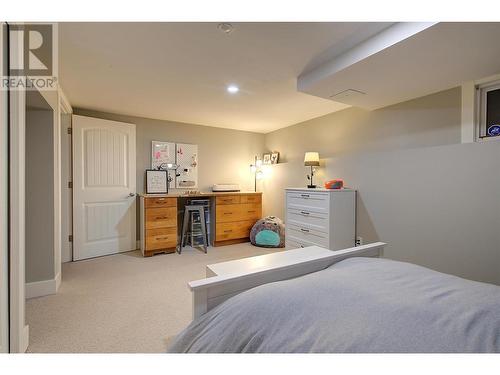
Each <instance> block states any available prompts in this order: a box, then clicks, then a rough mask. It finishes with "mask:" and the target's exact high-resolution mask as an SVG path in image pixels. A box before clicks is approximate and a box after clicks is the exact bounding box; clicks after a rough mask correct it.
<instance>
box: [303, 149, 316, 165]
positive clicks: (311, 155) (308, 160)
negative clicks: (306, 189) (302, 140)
mask: <svg viewBox="0 0 500 375" xmlns="http://www.w3.org/2000/svg"><path fill="white" fill-rule="evenodd" d="M304 165H305V166H306V167H319V153H318V152H306V155H305V156H304Z"/></svg>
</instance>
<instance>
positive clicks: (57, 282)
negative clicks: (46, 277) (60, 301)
mask: <svg viewBox="0 0 500 375" xmlns="http://www.w3.org/2000/svg"><path fill="white" fill-rule="evenodd" d="M60 286H61V272H59V273H58V274H57V275H56V293H57V292H58V290H59V287H60Z"/></svg>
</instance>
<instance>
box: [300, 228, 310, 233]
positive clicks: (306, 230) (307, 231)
mask: <svg viewBox="0 0 500 375" xmlns="http://www.w3.org/2000/svg"><path fill="white" fill-rule="evenodd" d="M300 230H301V232H305V233H309V229H304V228H300Z"/></svg>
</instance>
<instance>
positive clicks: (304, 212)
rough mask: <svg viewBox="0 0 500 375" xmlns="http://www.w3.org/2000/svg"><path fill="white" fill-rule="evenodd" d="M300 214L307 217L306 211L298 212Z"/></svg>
mask: <svg viewBox="0 0 500 375" xmlns="http://www.w3.org/2000/svg"><path fill="white" fill-rule="evenodd" d="M300 213H301V214H302V215H309V212H306V211H300Z"/></svg>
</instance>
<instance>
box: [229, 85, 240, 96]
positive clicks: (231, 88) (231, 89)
mask: <svg viewBox="0 0 500 375" xmlns="http://www.w3.org/2000/svg"><path fill="white" fill-rule="evenodd" d="M238 91H240V88H239V87H238V86H236V85H229V86H227V92H228V93H230V94H236V93H237V92H238Z"/></svg>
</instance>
